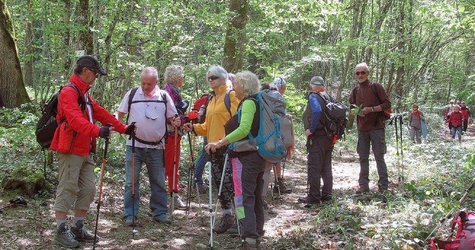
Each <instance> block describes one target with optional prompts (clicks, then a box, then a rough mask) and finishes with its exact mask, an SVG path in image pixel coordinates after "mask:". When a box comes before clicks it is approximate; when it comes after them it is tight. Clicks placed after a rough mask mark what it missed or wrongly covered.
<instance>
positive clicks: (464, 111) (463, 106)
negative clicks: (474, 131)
mask: <svg viewBox="0 0 475 250" xmlns="http://www.w3.org/2000/svg"><path fill="white" fill-rule="evenodd" d="M460 112H462V114H463V124H462V131H463V132H464V133H465V132H467V127H468V120H469V119H470V117H471V116H472V114H471V113H470V109H469V108H468V107H467V105H466V104H465V102H464V101H462V102H461V103H460Z"/></svg>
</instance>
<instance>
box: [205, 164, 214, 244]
mask: <svg viewBox="0 0 475 250" xmlns="http://www.w3.org/2000/svg"><path fill="white" fill-rule="evenodd" d="M206 166H207V167H208V168H209V228H210V234H209V235H210V236H209V245H210V247H211V248H213V227H214V212H213V180H212V177H213V171H212V167H213V166H212V164H211V162H209V161H208V162H207V163H206V165H205V168H206Z"/></svg>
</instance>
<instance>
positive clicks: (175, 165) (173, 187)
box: [170, 114, 178, 220]
mask: <svg viewBox="0 0 475 250" xmlns="http://www.w3.org/2000/svg"><path fill="white" fill-rule="evenodd" d="M177 117H178V114H176V115H175V119H176V118H177ZM174 136H175V145H174V148H173V173H172V174H173V182H172V197H171V198H172V202H171V203H172V204H171V207H170V210H171V212H170V217H171V219H172V220H173V211H174V210H175V185H176V171H177V161H176V153H177V150H176V149H177V147H178V138H177V137H178V128H177V127H175V134H174Z"/></svg>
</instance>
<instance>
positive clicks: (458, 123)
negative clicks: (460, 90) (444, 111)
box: [446, 105, 464, 142]
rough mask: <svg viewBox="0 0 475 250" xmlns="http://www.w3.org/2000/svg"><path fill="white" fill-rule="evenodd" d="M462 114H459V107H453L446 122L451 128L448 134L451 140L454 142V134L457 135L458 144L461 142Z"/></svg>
mask: <svg viewBox="0 0 475 250" xmlns="http://www.w3.org/2000/svg"><path fill="white" fill-rule="evenodd" d="M463 120H464V118H463V114H462V112H460V107H459V106H458V105H455V106H454V111H453V112H452V114H450V117H449V119H448V120H447V121H446V122H447V123H449V124H451V126H452V128H451V129H450V134H451V136H452V140H455V134H456V133H457V134H458V140H459V142H462V124H463Z"/></svg>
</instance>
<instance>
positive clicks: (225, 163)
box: [215, 153, 228, 213]
mask: <svg viewBox="0 0 475 250" xmlns="http://www.w3.org/2000/svg"><path fill="white" fill-rule="evenodd" d="M227 165H228V154H227V153H226V156H225V157H224V165H223V171H222V173H221V181H220V182H219V189H218V197H217V198H216V207H218V203H219V197H220V196H221V191H222V190H223V184H224V176H225V174H226V166H227ZM217 212H218V209H216V212H215V213H217Z"/></svg>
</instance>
